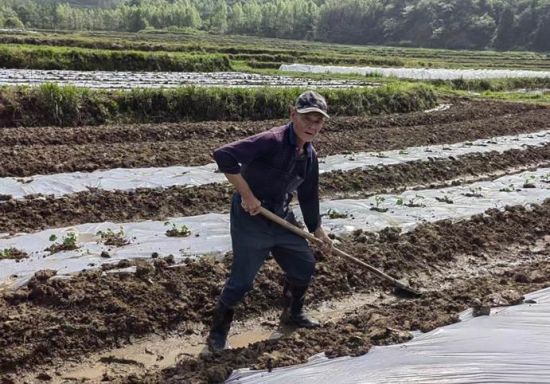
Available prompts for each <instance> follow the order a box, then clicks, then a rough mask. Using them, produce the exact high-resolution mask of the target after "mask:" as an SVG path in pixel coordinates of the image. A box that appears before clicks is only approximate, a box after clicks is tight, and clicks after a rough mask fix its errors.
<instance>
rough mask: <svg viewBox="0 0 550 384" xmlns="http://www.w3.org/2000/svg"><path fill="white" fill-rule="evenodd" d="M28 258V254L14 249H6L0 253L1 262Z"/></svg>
mask: <svg viewBox="0 0 550 384" xmlns="http://www.w3.org/2000/svg"><path fill="white" fill-rule="evenodd" d="M27 257H29V255H28V254H27V253H25V252H23V251H20V250H19V249H17V248H13V247H12V248H6V249H3V250H2V251H0V260H2V259H5V260H7V259H12V260H21V259H26V258H27Z"/></svg>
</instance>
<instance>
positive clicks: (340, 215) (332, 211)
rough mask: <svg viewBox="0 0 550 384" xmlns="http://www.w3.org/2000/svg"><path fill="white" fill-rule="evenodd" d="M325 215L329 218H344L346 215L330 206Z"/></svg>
mask: <svg viewBox="0 0 550 384" xmlns="http://www.w3.org/2000/svg"><path fill="white" fill-rule="evenodd" d="M326 215H327V216H328V218H329V219H345V218H347V217H348V214H347V213H341V212H338V211H337V210H335V209H332V208H330V209H329V210H328V211H327V213H326Z"/></svg>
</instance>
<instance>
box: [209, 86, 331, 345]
mask: <svg viewBox="0 0 550 384" xmlns="http://www.w3.org/2000/svg"><path fill="white" fill-rule="evenodd" d="M325 118H328V114H327V103H326V101H325V99H324V98H323V97H322V96H321V95H319V94H318V93H316V92H313V91H308V92H304V93H302V94H301V95H300V96H299V97H298V99H297V100H296V102H295V105H294V106H293V107H292V108H291V111H290V122H289V123H288V124H287V125H284V126H281V127H275V128H272V129H270V130H268V131H266V132H263V133H260V134H257V135H254V136H251V137H248V138H246V139H243V140H239V141H236V142H233V143H230V144H227V145H224V146H223V147H221V148H218V149H217V150H216V151H214V159H215V160H216V163H217V164H218V167H219V169H220V171H222V172H223V173H224V174H225V176H226V177H227V179H228V180H229V182H230V183H231V184H233V186H234V187H235V189H236V190H237V191H236V192H235V194H234V195H233V198H232V205H231V215H230V216H231V238H232V246H233V264H232V267H231V275H230V277H229V279H228V280H227V281H226V283H225V286H224V288H223V291H222V293H221V296H220V298H219V300H218V304H217V306H216V309H215V313H214V319H213V324H212V328H211V329H210V334H209V336H208V345H209V347H210V349H211V350H212V351H220V350H222V349H224V348H225V346H226V343H227V335H228V333H229V329H230V327H231V322H232V320H233V314H234V307H235V306H236V305H237V304H238V303H239V302H240V301H241V300H242V298H243V297H244V295H245V294H246V293H247V292H248V291H249V290H250V289H252V285H253V282H254V278H255V276H256V274H257V273H258V270H259V269H260V267H261V266H262V264H263V263H264V261H265V259H266V258H267V256H268V255H269V253H270V252H271V254H272V255H273V257H274V259H275V260H276V261H277V263H278V264H279V265H280V266H281V268H282V269H283V271H284V272H285V284H284V288H283V297H284V300H285V308H284V310H283V314H282V316H281V322H282V323H283V324H286V325H292V326H296V327H304V328H314V327H318V326H319V323H317V322H315V321H313V320H311V319H309V318H308V317H307V316H306V314H305V313H304V311H303V306H304V298H305V294H306V291H307V288H308V286H309V283H310V280H311V277H312V275H313V272H314V270H315V258H314V255H313V252H312V251H311V249H310V248H309V246H308V244H307V242H306V240H304V239H303V238H301V237H299V236H298V235H296V234H294V233H292V232H290V231H288V230H286V229H284V228H282V227H280V226H278V225H277V224H275V223H273V222H270V221H269V220H268V219H266V218H264V217H262V216H261V215H258V213H259V208H260V206H263V207H264V208H266V209H269V210H270V211H272V212H273V213H275V214H277V215H279V216H280V217H283V218H285V219H287V220H288V221H291V222H295V219H294V215H293V213H292V211H291V210H289V203H290V201H291V200H292V197H293V193H294V192H297V194H298V201H299V204H300V208H301V210H302V215H303V218H304V222H305V225H306V226H307V228H308V230H309V231H310V232H312V233H313V234H314V235H315V237H317V238H319V239H321V240H323V241H324V243H325V245H326V248H327V249H330V246H331V240H330V239H329V238H328V236H327V235H326V233H325V231H324V230H323V228H322V227H321V219H320V215H319V164H318V160H317V155H316V153H315V150H314V149H313V146H312V144H311V142H312V141H313V139H314V138H315V137H316V136H317V135H318V134H319V132H320V131H321V129H322V127H323V124H324V122H325Z"/></svg>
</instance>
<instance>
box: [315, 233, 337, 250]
mask: <svg viewBox="0 0 550 384" xmlns="http://www.w3.org/2000/svg"><path fill="white" fill-rule="evenodd" d="M313 235H314V236H315V237H316V238H318V239H319V240H321V241H322V243H319V245H320V247H321V251H322V252H323V253H325V254H330V253H332V248H333V245H332V240H331V239H330V237H328V235H327V234H326V232H325V230H324V229H323V227H319V228H317V229H316V230H315V232H313Z"/></svg>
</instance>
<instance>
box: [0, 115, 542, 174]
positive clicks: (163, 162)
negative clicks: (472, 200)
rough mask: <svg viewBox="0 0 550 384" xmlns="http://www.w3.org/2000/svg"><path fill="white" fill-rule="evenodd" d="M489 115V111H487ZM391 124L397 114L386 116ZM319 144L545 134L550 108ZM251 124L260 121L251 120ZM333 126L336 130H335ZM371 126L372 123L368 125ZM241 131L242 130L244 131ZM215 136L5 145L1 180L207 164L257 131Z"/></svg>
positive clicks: (329, 147) (350, 124) (349, 125)
mask: <svg viewBox="0 0 550 384" xmlns="http://www.w3.org/2000/svg"><path fill="white" fill-rule="evenodd" d="M488 115H489V116H490V112H488ZM386 118H387V119H389V120H390V121H391V120H392V119H394V118H395V117H393V116H387V117H386ZM335 120H338V121H339V122H340V123H339V124H333V123H332V122H330V123H329V127H328V129H327V130H326V131H325V132H324V133H323V134H322V135H320V137H319V139H318V140H316V142H315V147H316V148H317V151H318V154H319V156H321V157H323V156H329V155H334V154H341V153H343V152H345V153H350V152H354V151H383V150H392V149H402V148H406V147H412V146H421V145H434V144H451V143H456V142H461V141H467V140H476V139H482V138H490V137H494V136H502V135H511V134H518V133H528V132H535V131H540V130H544V129H547V128H548V122H549V121H550V109H547V108H545V109H536V110H527V111H525V112H523V113H518V114H506V115H501V116H498V117H494V118H486V119H483V120H472V121H461V122H458V123H446V124H432V125H420V126H390V127H384V124H381V125H379V126H376V127H368V126H365V123H366V122H368V121H369V118H365V117H363V118H342V119H335ZM247 124H250V126H255V124H256V123H254V122H248V123H247ZM331 124H333V125H332V129H331ZM367 125H368V124H367ZM241 130H242V132H241ZM237 131H239V133H235V132H228V133H224V134H220V135H216V136H215V137H203V136H201V135H195V137H193V138H188V139H185V140H174V139H173V138H170V140H167V141H145V142H144V141H140V142H126V141H125V142H122V143H91V144H82V145H72V144H62V145H53V146H52V145H31V146H21V145H16V146H5V147H0V158H2V159H4V161H3V162H2V163H0V177H6V176H16V177H21V176H32V175H35V174H52V173H61V172H76V171H85V172H91V171H94V170H97V169H110V168H136V167H167V166H172V165H186V166H192V165H203V164H207V163H210V162H212V158H211V153H212V151H213V150H214V149H215V148H217V147H219V146H221V145H223V144H225V143H227V142H229V141H232V140H235V139H238V138H242V137H245V136H248V135H249V134H251V133H254V132H258V131H259V130H255V129H253V128H239V129H237Z"/></svg>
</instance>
